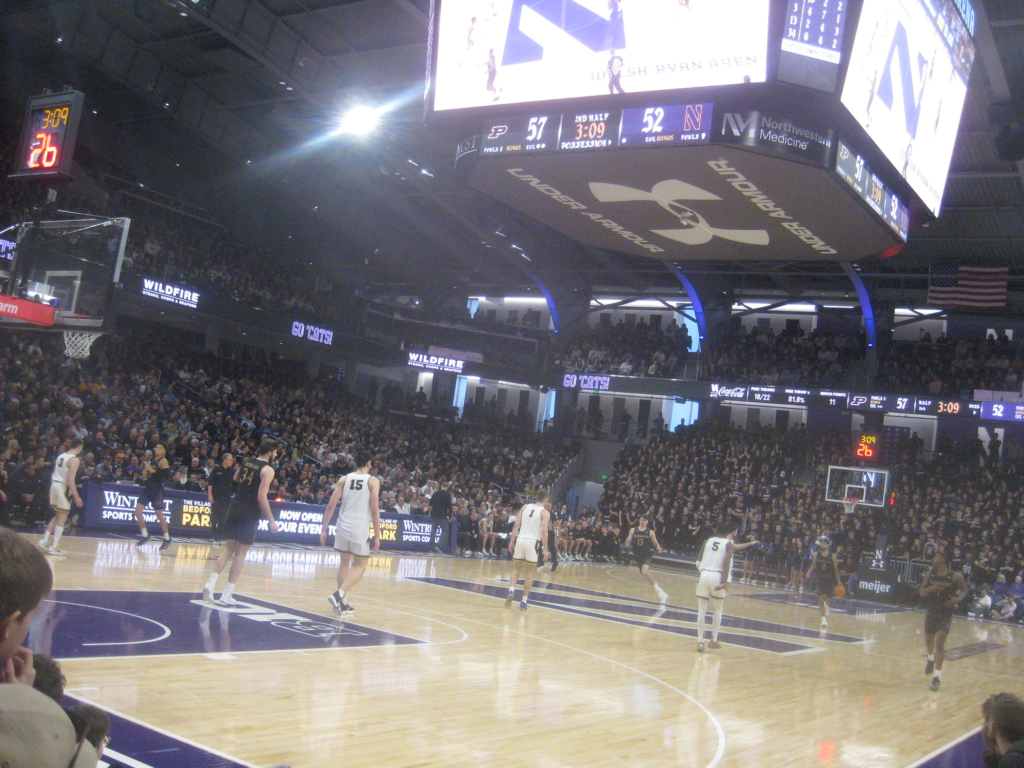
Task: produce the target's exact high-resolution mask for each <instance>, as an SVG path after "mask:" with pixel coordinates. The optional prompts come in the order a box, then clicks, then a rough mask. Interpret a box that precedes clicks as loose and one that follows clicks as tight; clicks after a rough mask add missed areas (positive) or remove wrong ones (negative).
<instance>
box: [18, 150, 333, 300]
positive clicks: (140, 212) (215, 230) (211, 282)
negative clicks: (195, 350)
mask: <svg viewBox="0 0 1024 768" xmlns="http://www.w3.org/2000/svg"><path fill="white" fill-rule="evenodd" d="M14 146H15V145H14V142H13V141H0V229H3V228H5V227H7V226H9V225H11V224H17V223H21V222H24V221H27V220H29V219H30V217H31V211H32V209H33V207H34V206H35V205H37V204H39V203H40V202H41V201H42V191H41V190H40V188H39V187H38V185H34V184H25V183H23V182H19V181H17V180H15V181H10V180H7V175H8V174H9V173H10V172H11V171H12V169H13V163H14ZM59 204H60V207H61V208H62V209H70V210H73V211H76V212H79V213H90V214H96V215H105V216H128V217H130V218H131V220H132V223H131V228H130V229H129V237H128V244H127V248H126V249H125V262H124V269H126V270H127V271H128V272H135V273H138V274H141V275H145V276H147V277H155V278H159V279H163V280H168V281H171V282H177V283H179V284H183V285H186V286H188V287H190V288H196V289H198V290H200V291H208V292H209V291H213V292H215V293H217V294H219V295H221V296H223V297H224V298H227V299H230V300H233V301H236V302H239V303H241V304H245V305H246V306H250V307H257V308H276V309H281V310H290V311H296V310H298V311H302V312H306V313H309V314H312V315H315V316H317V317H320V318H326V319H337V318H338V317H340V313H341V311H342V309H341V307H342V306H343V305H342V303H340V302H338V301H337V300H336V297H335V293H334V290H333V288H334V286H333V284H332V283H330V282H329V281H326V280H325V279H324V278H323V276H322V275H319V274H317V273H316V272H315V271H314V270H312V269H307V265H306V264H296V263H291V264H289V265H288V266H287V267H282V264H281V260H280V256H279V255H277V256H275V255H273V254H271V253H269V252H267V251H266V250H265V249H258V248H255V247H252V246H248V245H242V244H239V243H235V242H232V241H231V240H230V239H229V238H228V237H227V236H226V234H225V233H224V231H223V229H221V228H219V227H217V226H214V225H212V224H208V223H204V222H202V221H200V220H198V219H195V218H193V217H189V216H186V215H184V214H181V213H178V212H176V211H172V210H171V209H169V208H161V207H159V206H157V205H154V204H152V203H148V202H144V201H143V200H141V199H137V198H132V197H129V196H127V195H123V194H117V193H115V194H113V195H110V196H109V198H108V199H107V200H106V201H102V200H99V199H96V198H89V199H86V198H85V197H83V196H81V195H78V194H74V193H64V195H63V197H62V198H61V199H60V200H59Z"/></svg>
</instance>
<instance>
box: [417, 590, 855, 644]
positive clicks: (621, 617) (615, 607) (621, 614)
mask: <svg viewBox="0 0 1024 768" xmlns="http://www.w3.org/2000/svg"><path fill="white" fill-rule="evenodd" d="M411 580H412V581H421V582H423V583H425V584H433V585H435V586H439V587H446V588H448V589H457V590H459V591H462V592H471V593H474V594H479V595H486V596H488V597H495V598H501V599H504V597H505V595H506V594H507V593H508V589H507V587H505V586H495V585H492V584H479V583H474V582H467V581H455V580H453V579H442V578H432V577H416V578H413V579H411ZM611 597H617V596H616V595H611ZM530 604H531V605H534V606H543V607H545V608H552V609H554V610H557V611H564V612H565V613H574V614H577V615H581V616H587V617H590V618H595V619H604V620H606V621H614V622H616V623H618V624H626V625H629V626H639V627H649V628H651V629H656V630H658V631H661V632H671V633H674V634H677V635H683V636H686V637H696V636H697V632H696V629H695V628H693V627H681V626H678V625H676V624H667V623H661V622H662V620H666V619H667V620H671V621H686V622H693V621H695V620H696V617H697V612H696V611H694V610H690V609H686V608H683V609H678V608H672V607H666V608H665V609H664V610H662V609H661V607H660V606H654V605H652V606H640V605H622V604H620V603H613V602H608V601H604V600H588V599H581V598H575V597H568V596H565V595H552V594H547V593H545V592H535V593H531V595H530ZM595 611H609V612H610V613H611V615H609V614H605V613H596V612H595ZM709 617H710V611H709ZM709 621H710V618H709ZM722 626H723V627H726V628H729V627H731V628H734V629H761V630H762V631H764V632H768V633H774V634H788V635H793V636H796V637H806V638H817V639H826V640H833V641H838V642H843V643H863V642H865V641H864V640H863V639H861V638H857V637H850V636H847V635H835V634H831V633H822V632H820V631H818V630H812V629H805V628H803V627H790V626H786V625H783V624H772V623H771V622H766V621H752V620H749V619H740V618H737V617H734V616H729V617H726V616H723V617H722ZM709 629H710V625H709ZM719 639H721V640H723V641H724V642H727V643H730V644H733V645H741V646H744V647H747V648H751V649H753V650H758V651H768V652H769V653H777V654H794V653H812V652H816V651H820V650H822V649H821V648H819V647H816V646H809V645H803V644H799V643H794V642H787V641H785V640H776V639H774V638H768V637H764V636H760V635H739V634H733V633H728V632H726V633H723V634H720V635H719Z"/></svg>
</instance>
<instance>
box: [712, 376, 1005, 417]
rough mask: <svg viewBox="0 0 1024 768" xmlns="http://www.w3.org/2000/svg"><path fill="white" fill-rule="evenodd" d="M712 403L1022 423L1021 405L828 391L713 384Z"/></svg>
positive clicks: (953, 398) (932, 396) (932, 397)
mask: <svg viewBox="0 0 1024 768" xmlns="http://www.w3.org/2000/svg"><path fill="white" fill-rule="evenodd" d="M711 399H712V400H729V401H734V402H747V403H758V404H761V405H790V406H804V407H807V408H822V409H826V410H843V411H846V410H849V411H876V412H881V413H893V414H900V413H905V414H908V415H911V414H912V415H918V416H956V417H962V418H968V419H986V420H992V421H1016V422H1024V403H997V402H988V401H984V400H965V399H961V398H955V397H935V396H934V395H928V396H922V397H917V396H915V395H887V394H881V393H878V394H875V393H869V392H844V391H840V390H831V389H797V388H794V387H772V386H762V385H750V386H747V385H732V384H712V385H711Z"/></svg>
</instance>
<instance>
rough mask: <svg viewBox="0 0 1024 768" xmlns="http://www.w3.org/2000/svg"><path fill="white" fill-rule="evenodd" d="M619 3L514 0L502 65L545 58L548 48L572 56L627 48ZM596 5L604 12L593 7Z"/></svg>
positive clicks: (571, 0) (603, 0)
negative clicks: (599, 11)
mask: <svg viewBox="0 0 1024 768" xmlns="http://www.w3.org/2000/svg"><path fill="white" fill-rule="evenodd" d="M618 4H619V3H618V0H616V1H615V2H614V8H608V6H612V5H613V3H611V2H605V0H601V2H600V3H594V2H587V3H585V4H584V3H580V2H577V0H513V3H512V14H511V16H510V18H509V24H508V36H507V37H506V40H505V50H504V52H503V54H502V59H501V63H502V66H506V67H507V66H509V65H512V64H526V63H528V62H533V61H542V60H543V59H544V52H545V50H546V49H549V48H550V49H551V50H552V52H556V53H557V54H558V55H559V56H569V57H571V56H575V55H585V54H587V53H597V52H598V51H607V50H609V49H610V48H616V49H622V48H625V47H626V40H625V32H624V28H623V24H622V12H621V11H620V10H618ZM587 6H590V7H587ZM595 6H596V7H597V8H600V9H601V10H602V11H603V13H595V12H594V11H593V10H591V8H593V7H595ZM604 8H608V10H604Z"/></svg>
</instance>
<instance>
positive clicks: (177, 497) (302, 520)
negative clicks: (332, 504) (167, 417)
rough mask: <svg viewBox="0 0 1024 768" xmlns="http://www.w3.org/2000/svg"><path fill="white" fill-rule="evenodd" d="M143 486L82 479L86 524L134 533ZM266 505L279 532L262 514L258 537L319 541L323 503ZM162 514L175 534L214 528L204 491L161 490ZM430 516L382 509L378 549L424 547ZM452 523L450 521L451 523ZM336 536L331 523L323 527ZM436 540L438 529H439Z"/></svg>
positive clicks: (152, 522) (152, 520)
mask: <svg viewBox="0 0 1024 768" xmlns="http://www.w3.org/2000/svg"><path fill="white" fill-rule="evenodd" d="M141 491H142V487H141V486H138V485H121V484H118V483H86V485H85V526H86V527H87V528H99V529H102V530H114V531H127V532H131V533H137V532H138V530H139V526H138V523H136V522H135V505H136V504H137V503H138V501H139V493H140V492H141ZM270 510H271V512H273V513H274V519H276V520H277V525H278V531H277V533H271V532H270V525H269V523H268V521H267V520H266V519H261V520H260V525H259V530H258V532H257V534H256V542H257V543H260V542H264V543H266V542H289V543H293V544H319V543H320V524H321V521H322V520H323V516H324V507H323V506H321V505H318V504H293V503H290V502H277V501H272V502H270ZM142 515H143V518H144V519H145V520H146V526H147V527H148V528H149V530H151V531H152V530H159V528H158V526H159V523H158V521H157V518H156V512H155V511H154V510H153V508H152V507H146V508H145V509H144V510H143V512H142ZM164 515H165V517H166V518H167V524H168V526H169V527H170V530H171V534H172V535H174V536H181V535H186V536H209V535H211V533H212V526H211V520H210V501H209V498H208V497H207V495H206V494H204V493H190V492H186V491H165V492H164ZM430 525H431V521H430V518H429V517H420V516H419V515H399V514H389V513H387V512H381V514H380V528H381V537H380V547H381V549H402V550H426V549H429V548H430V547H431V546H432V545H431V543H430ZM451 527H452V528H453V529H454V528H455V524H454V523H453V524H452V526H451ZM327 533H328V536H329V537H330V538H329V539H328V544H330V543H331V541H332V539H333V537H334V525H333V524H332V525H329V526H328V527H327ZM437 538H438V541H440V538H441V533H440V532H438V534H437Z"/></svg>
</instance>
